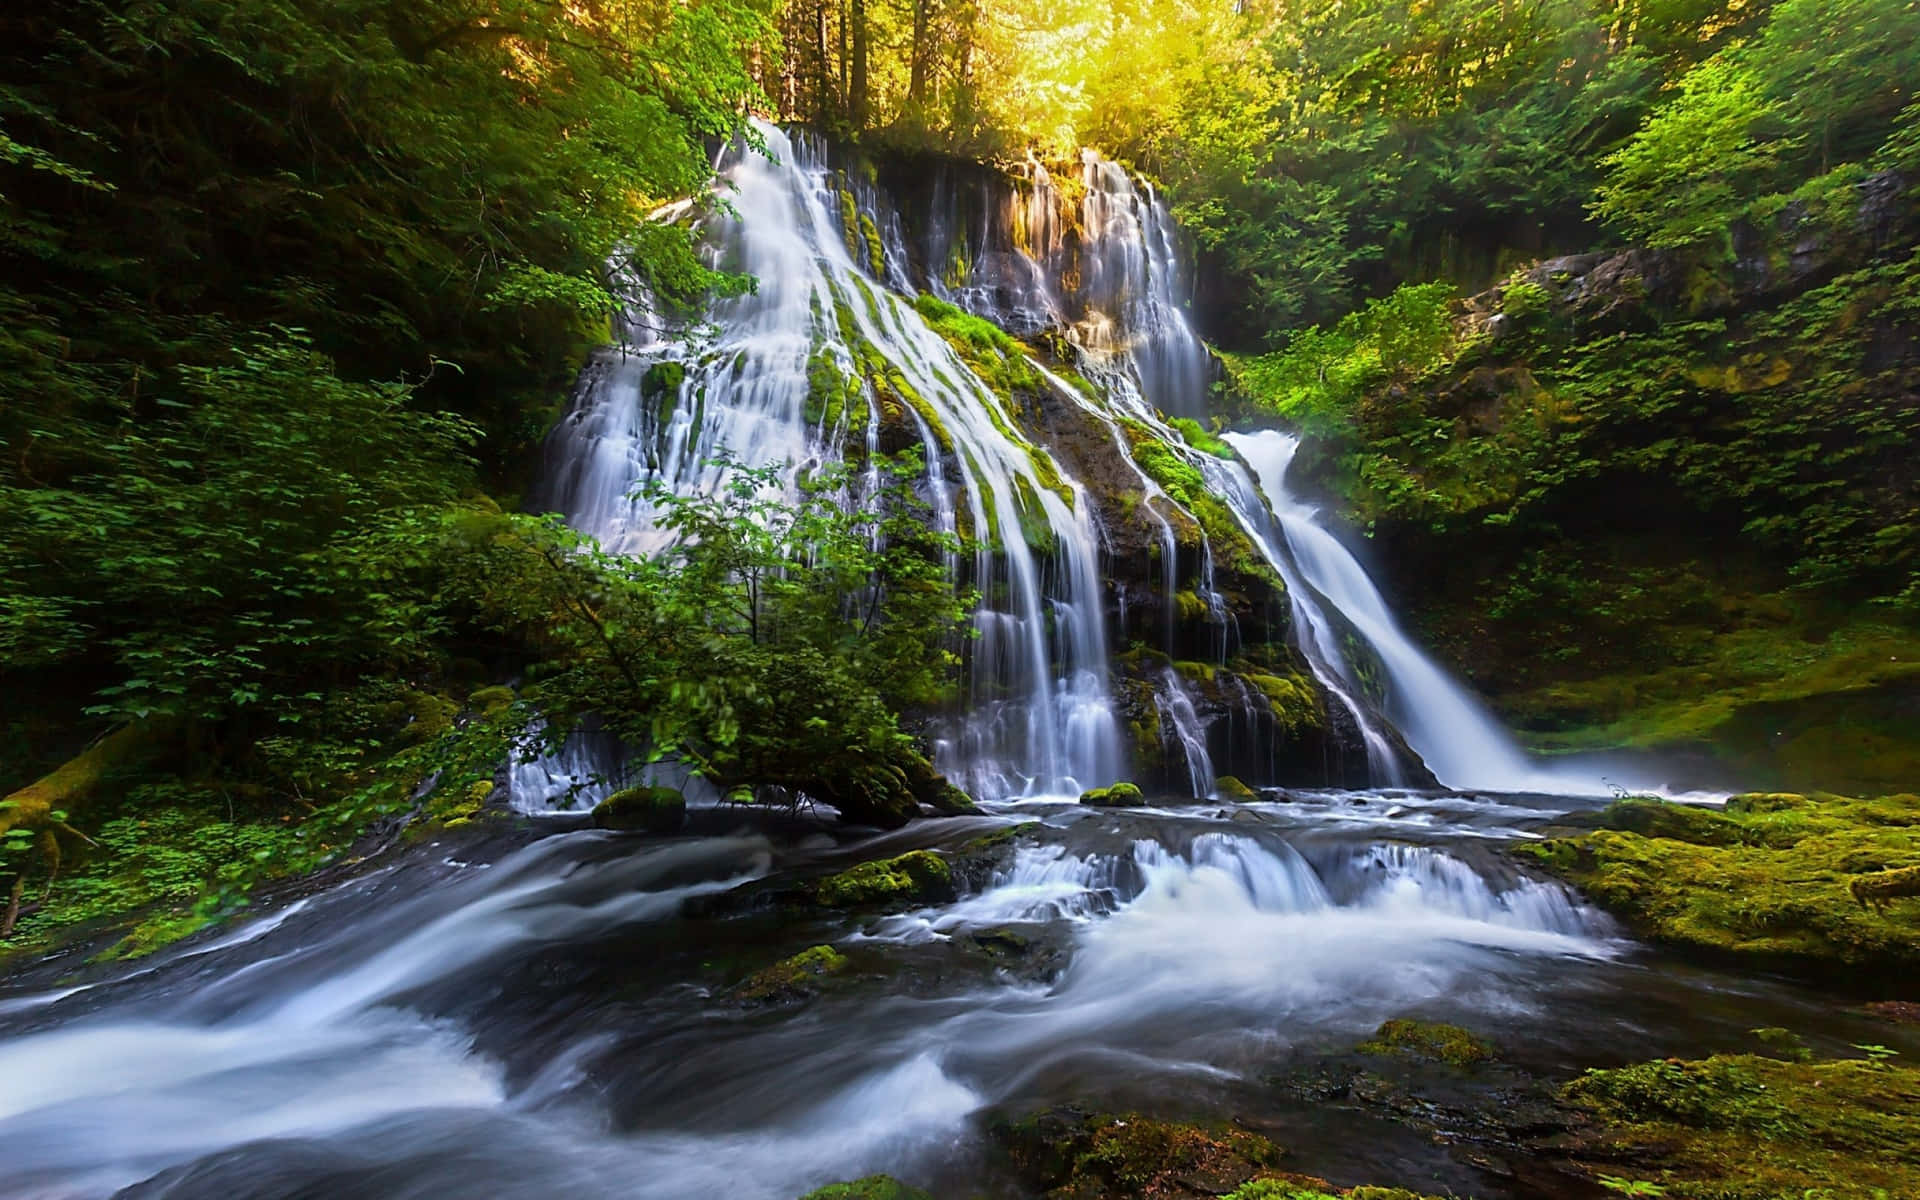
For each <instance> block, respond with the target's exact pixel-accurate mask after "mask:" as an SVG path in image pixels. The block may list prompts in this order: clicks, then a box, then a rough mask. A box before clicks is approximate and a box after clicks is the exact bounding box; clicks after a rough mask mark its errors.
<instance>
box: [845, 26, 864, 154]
mask: <svg viewBox="0 0 1920 1200" xmlns="http://www.w3.org/2000/svg"><path fill="white" fill-rule="evenodd" d="M851 16H852V22H853V82H852V83H851V84H850V85H849V87H848V89H847V112H848V114H849V115H850V116H851V117H852V118H853V128H854V130H855V131H856V132H857V131H859V130H862V129H865V128H866V127H867V0H853V12H852V14H851Z"/></svg>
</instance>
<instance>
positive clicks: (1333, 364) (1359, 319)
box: [1229, 283, 1456, 435]
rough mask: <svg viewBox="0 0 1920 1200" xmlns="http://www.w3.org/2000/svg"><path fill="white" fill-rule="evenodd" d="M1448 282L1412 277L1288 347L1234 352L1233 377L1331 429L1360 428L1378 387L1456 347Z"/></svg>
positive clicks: (1423, 368) (1267, 400)
mask: <svg viewBox="0 0 1920 1200" xmlns="http://www.w3.org/2000/svg"><path fill="white" fill-rule="evenodd" d="M1453 299H1454V289H1453V288H1452V286H1451V285H1449V284H1445V283H1426V284H1417V285H1408V286H1405V287H1401V288H1399V289H1397V290H1396V291H1395V292H1394V293H1393V294H1392V295H1390V296H1387V297H1385V298H1383V299H1380V300H1374V301H1371V302H1369V303H1368V304H1366V305H1365V306H1364V307H1362V308H1361V309H1359V310H1358V311H1357V312H1352V313H1349V314H1348V315H1346V316H1345V317H1342V318H1341V319H1340V321H1339V323H1338V324H1336V325H1334V326H1333V327H1332V328H1331V329H1321V328H1314V329H1309V330H1306V331H1304V332H1302V333H1299V334H1296V335H1295V336H1294V337H1293V339H1292V341H1291V342H1289V344H1288V345H1287V348H1286V349H1285V350H1283V351H1279V352H1277V353H1274V354H1268V355H1262V356H1259V357H1256V358H1243V359H1234V360H1229V366H1230V368H1231V369H1232V370H1233V373H1234V381H1235V382H1236V383H1237V384H1238V385H1239V386H1240V388H1241V389H1242V390H1243V391H1245V392H1246V393H1247V394H1249V395H1251V396H1252V397H1254V399H1255V401H1256V403H1259V404H1260V405H1262V406H1264V407H1266V408H1269V409H1271V410H1273V411H1274V412H1276V413H1278V414H1280V415H1281V416H1283V417H1286V418H1288V419H1289V420H1292V421H1295V422H1298V423H1300V424H1302V425H1304V426H1306V427H1307V428H1308V429H1311V430H1315V431H1317V432H1321V433H1326V434H1335V435H1338V434H1346V433H1352V432H1354V431H1356V430H1357V429H1359V428H1361V425H1360V422H1361V419H1362V417H1363V414H1362V413H1361V412H1360V408H1361V405H1362V404H1363V402H1364V401H1365V400H1366V399H1367V398H1368V397H1369V396H1370V395H1371V394H1372V393H1373V392H1375V391H1376V390H1378V389H1380V388H1382V387H1384V386H1386V385H1388V384H1390V383H1397V382H1407V381H1411V380H1414V379H1417V378H1419V377H1420V376H1422V375H1424V374H1426V373H1427V372H1429V371H1432V370H1434V369H1435V368H1436V367H1439V366H1440V365H1441V364H1443V363H1445V362H1446V361H1447V360H1448V357H1449V355H1451V354H1452V353H1453V352H1454V349H1455V344H1456V338H1455V334H1454V329H1453V323H1452V321H1451V319H1450V317H1449V315H1448V306H1449V305H1450V303H1451V302H1452V301H1453Z"/></svg>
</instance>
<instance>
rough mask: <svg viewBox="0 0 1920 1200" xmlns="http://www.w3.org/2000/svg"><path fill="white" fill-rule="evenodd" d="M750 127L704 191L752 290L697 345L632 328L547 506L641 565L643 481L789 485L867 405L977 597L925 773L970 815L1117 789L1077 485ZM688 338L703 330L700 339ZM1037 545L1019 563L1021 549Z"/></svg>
mask: <svg viewBox="0 0 1920 1200" xmlns="http://www.w3.org/2000/svg"><path fill="white" fill-rule="evenodd" d="M758 128H759V133H760V136H761V137H762V138H763V139H764V144H765V147H766V153H765V154H760V153H756V152H752V151H748V150H741V149H736V150H735V151H734V152H732V154H731V158H730V161H729V162H728V163H727V165H726V167H725V169H724V171H723V177H724V179H725V181H726V183H727V185H728V187H729V189H730V192H729V199H730V201H731V206H732V209H733V213H732V214H726V215H722V216H719V217H717V218H716V219H715V220H714V221H713V223H712V225H711V227H710V228H709V229H708V231H707V233H708V237H709V243H710V245H711V247H712V248H713V253H714V255H715V259H716V262H718V263H721V264H724V265H725V266H727V267H728V268H730V269H735V270H740V271H744V272H747V273H750V274H752V275H753V276H754V277H755V278H756V279H757V280H758V281H759V286H758V288H757V290H755V291H754V292H752V293H750V294H748V295H744V296H740V297H737V298H733V299H727V300H722V301H720V302H718V303H717V304H715V305H714V306H713V307H712V309H711V310H710V311H709V312H707V313H704V314H702V320H701V323H700V325H699V326H698V327H697V329H679V330H674V329H662V328H661V325H660V322H659V320H658V318H657V317H650V318H649V320H648V321H647V322H646V324H645V325H644V326H643V327H641V328H638V329H636V330H633V331H632V332H634V333H635V334H636V335H637V336H636V338H635V339H634V341H633V342H631V343H630V344H628V345H626V346H624V347H622V348H621V350H619V351H618V352H615V353H610V354H609V355H607V356H605V357H604V358H603V360H602V362H601V364H600V365H599V367H598V368H597V369H596V370H594V371H592V372H590V373H589V374H588V376H587V382H586V384H585V386H584V387H583V390H582V396H581V398H580V400H579V402H578V403H577V404H576V406H575V409H574V411H573V412H572V413H571V414H570V416H569V417H568V418H567V420H566V422H565V423H564V424H563V425H562V427H561V429H560V430H559V431H558V432H557V433H556V437H555V440H554V450H553V452H552V456H553V458H554V460H555V463H556V466H555V469H554V471H553V472H552V481H553V482H552V490H551V494H550V496H549V503H550V505H551V506H552V507H554V508H556V509H558V510H560V511H561V512H563V513H565V514H566V516H567V518H568V520H569V521H570V522H571V523H572V524H574V525H575V526H576V527H577V528H579V529H581V530H583V531H584V532H587V533H590V534H592V535H594V536H595V537H596V538H598V539H599V540H600V542H601V544H602V545H604V546H607V547H610V548H612V549H616V550H621V551H626V552H630V553H648V552H651V551H654V550H657V549H658V548H659V547H660V546H661V544H662V539H663V537H664V535H663V534H662V533H661V531H660V530H659V529H658V527H657V526H656V524H655V522H654V520H653V517H654V513H653V511H652V507H651V505H650V504H649V502H648V501H647V500H646V499H645V497H644V496H643V495H639V494H637V492H636V489H637V488H638V487H639V486H640V485H641V484H642V483H644V482H647V481H657V482H659V483H660V484H663V485H664V486H666V487H667V488H669V489H671V490H672V491H674V492H676V493H679V494H682V495H686V494H693V493H696V492H705V491H711V490H712V489H714V488H716V487H718V486H719V484H720V482H721V481H722V479H723V478H725V475H726V473H727V471H728V470H729V469H730V467H729V466H727V465H725V464H723V463H722V462H720V461H719V460H720V458H721V456H722V455H725V456H727V457H728V459H729V460H730V461H731V462H736V463H739V464H741V465H744V466H748V467H768V466H772V467H778V468H781V469H782V470H783V471H784V472H785V478H786V480H787V481H788V483H789V485H791V483H792V481H793V480H794V479H796V478H797V476H798V474H799V473H800V472H801V471H802V470H804V469H806V468H807V467H808V466H810V465H813V464H817V463H819V462H821V461H823V460H827V459H830V458H835V457H837V456H838V455H839V454H840V452H841V448H842V446H843V445H855V446H859V447H861V448H863V449H864V450H865V451H866V452H868V453H871V451H872V450H873V449H874V448H875V446H876V443H877V440H878V435H879V430H880V423H881V420H882V408H883V404H892V405H895V406H896V407H897V410H898V413H899V416H900V418H901V419H902V420H903V421H906V422H910V423H911V426H912V428H913V429H914V431H915V432H916V433H917V435H918V437H919V439H920V440H921V441H922V443H923V444H924V446H925V449H926V454H927V458H928V460H929V462H930V463H932V464H933V467H932V470H931V471H930V477H929V483H928V487H927V489H926V490H927V492H928V498H929V500H930V501H931V502H932V504H933V506H934V508H935V510H936V514H935V515H936V520H937V521H938V522H939V523H940V525H941V526H942V527H943V528H945V529H948V530H953V529H956V528H959V527H960V526H961V517H962V516H963V515H964V517H965V518H966V522H965V524H966V528H968V529H970V530H972V531H974V533H975V535H976V536H975V537H974V538H973V547H974V550H973V554H972V557H971V562H970V563H969V564H968V567H969V570H970V574H969V575H968V579H969V581H970V582H972V583H973V584H974V585H975V586H977V587H978V588H979V590H980V592H981V594H982V595H983V597H985V598H986V599H985V600H984V601H983V603H982V604H981V606H980V607H979V609H978V611H977V612H976V614H975V617H974V625H975V628H976V630H977V632H978V638H977V640H976V641H975V642H974V643H973V644H972V645H971V646H969V648H968V698H967V699H968V703H967V711H966V712H965V714H964V715H962V716H960V717H958V718H956V719H954V720H953V721H951V722H949V723H948V725H947V726H946V728H945V730H944V732H942V733H941V734H940V735H939V736H938V737H937V738H936V746H937V753H936V762H937V763H938V765H939V766H940V767H941V768H942V769H943V770H945V771H946V772H947V773H948V774H950V775H952V776H954V778H955V779H956V781H957V782H959V783H960V784H961V785H962V786H963V787H965V788H966V789H967V790H969V791H970V792H973V793H974V794H976V795H979V796H982V797H985V798H990V799H991V798H999V797H1004V796H1010V795H1034V794H1041V795H1047V794H1078V792H1079V791H1080V790H1081V789H1082V788H1084V787H1090V786H1094V785H1096V784H1100V783H1105V782H1111V781H1112V780H1114V779H1118V778H1120V777H1122V776H1123V775H1124V774H1125V771H1126V768H1125V760H1124V753H1123V750H1122V748H1121V744H1120V738H1119V731H1118V726H1117V724H1116V722H1115V721H1114V718H1113V713H1112V705H1111V702H1110V700H1109V697H1108V695H1107V684H1106V680H1107V661H1106V656H1107V639H1106V632H1105V627H1104V615H1103V607H1104V606H1103V604H1102V600H1101V595H1100V579H1099V566H1098V558H1097V553H1098V552H1097V546H1096V539H1095V535H1094V531H1093V527H1092V523H1091V519H1090V517H1089V515H1088V513H1087V504H1086V502H1085V498H1084V494H1083V489H1081V488H1080V485H1079V484H1078V483H1077V482H1076V481H1075V480H1073V479H1072V478H1071V477H1070V476H1062V477H1061V478H1059V479H1049V478H1047V477H1046V476H1045V475H1043V473H1042V471H1041V470H1040V469H1039V467H1038V466H1037V465H1036V458H1037V456H1038V455H1039V454H1041V453H1042V452H1040V451H1037V450H1036V449H1035V448H1034V447H1032V446H1031V445H1029V444H1028V443H1026V442H1025V441H1023V440H1020V439H1019V438H1018V437H1017V436H1016V435H1015V434H1013V433H1012V432H1011V431H1012V430H1013V429H1014V428H1015V424H1014V422H1013V421H1012V419H1011V418H1010V417H1009V415H1008V413H1007V412H1006V411H1005V405H1004V402H1003V401H1002V399H1001V398H1000V397H999V396H998V395H996V394H995V392H994V391H993V389H992V388H991V387H990V386H989V385H988V384H987V383H985V382H984V381H983V380H981V379H980V378H979V377H978V375H976V374H975V373H974V372H973V370H972V369H970V368H969V366H968V365H967V364H966V362H964V361H963V360H962V359H961V358H960V356H959V355H958V354H957V353H956V352H955V350H954V349H953V348H952V347H951V346H950V345H949V344H948V343H947V342H946V341H945V339H943V338H942V337H941V336H940V335H939V334H937V333H935V332H934V331H933V330H932V329H931V328H929V327H928V325H927V323H926V321H925V320H924V319H923V318H922V317H921V315H920V314H919V313H918V312H917V311H915V309H914V308H913V306H912V305H911V304H909V303H907V302H906V301H905V300H903V299H902V298H901V297H900V296H899V295H897V294H896V293H895V292H894V291H892V290H891V289H890V287H889V284H890V283H894V282H896V281H895V280H894V279H893V278H892V277H891V276H892V274H893V269H890V268H889V267H888V265H887V264H888V262H889V261H891V262H894V263H898V262H899V261H901V260H902V259H903V257H904V256H903V255H901V254H900V253H898V252H897V251H896V252H895V253H892V254H888V253H886V251H885V249H884V247H885V245H886V242H887V240H888V239H887V237H886V236H885V235H883V234H882V232H881V231H880V230H879V229H878V228H874V229H873V237H874V239H875V242H876V243H877V246H878V249H876V248H875V247H870V246H864V245H863V243H862V239H860V238H857V237H856V236H855V233H856V229H857V228H858V227H856V228H855V229H850V228H849V226H848V222H847V218H846V217H845V216H843V215H842V210H841V206H840V204H838V203H837V202H836V200H837V192H836V189H835V187H834V186H833V180H832V179H831V177H830V175H831V173H830V171H829V169H828V167H827V166H826V165H825V163H824V160H823V152H822V149H821V147H819V146H818V145H817V144H815V143H813V142H811V141H809V140H807V139H805V138H799V137H794V138H790V137H789V136H788V135H787V134H785V133H783V132H782V131H781V130H779V129H777V128H774V127H772V126H768V125H761V126H759V127H758ZM889 228H890V230H897V222H892V223H890V225H889ZM860 232H864V231H863V230H862V231H860ZM854 247H861V248H862V249H865V250H866V253H864V254H862V255H859V256H856V254H855V253H854ZM876 256H877V257H878V259H879V261H876ZM861 259H864V260H865V261H861ZM704 330H717V333H714V334H713V335H712V336H711V337H710V338H705V339H699V338H698V337H697V333H698V332H699V331H704ZM822 375H824V376H826V377H828V378H831V379H833V380H834V381H835V382H836V386H841V381H848V380H853V381H858V382H857V387H858V389H859V397H858V401H857V402H851V401H848V400H846V399H844V398H843V399H842V402H841V403H837V404H831V403H830V404H821V403H819V388H818V386H817V383H818V379H819V377H821V376H822ZM876 376H884V377H886V378H887V379H889V380H890V384H889V386H890V389H891V392H892V393H893V394H889V395H885V396H883V395H882V394H881V392H880V390H879V388H878V387H877V386H876V382H875V377H876ZM855 414H864V419H858V418H856V416H855ZM856 425H857V426H858V427H855V426H856ZM949 472H950V473H949ZM1036 529H1038V530H1041V531H1044V533H1043V534H1042V535H1040V536H1041V537H1042V538H1043V540H1044V543H1045V544H1043V545H1041V546H1038V547H1034V546H1030V545H1029V544H1028V541H1029V538H1032V537H1035V536H1036V535H1035V533H1034V532H1033V531H1034V530H1036ZM989 535H997V536H989ZM561 773H563V774H571V773H572V772H570V771H569V772H561Z"/></svg>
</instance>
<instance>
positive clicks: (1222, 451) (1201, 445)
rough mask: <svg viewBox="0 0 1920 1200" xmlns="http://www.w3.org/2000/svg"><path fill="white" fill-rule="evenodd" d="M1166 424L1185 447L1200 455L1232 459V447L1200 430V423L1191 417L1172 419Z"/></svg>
mask: <svg viewBox="0 0 1920 1200" xmlns="http://www.w3.org/2000/svg"><path fill="white" fill-rule="evenodd" d="M1167 424H1168V425H1169V426H1171V427H1172V428H1173V430H1174V431H1175V432H1176V433H1178V434H1179V435H1180V436H1181V438H1182V439H1183V440H1185V442H1186V443H1187V445H1189V446H1192V447H1193V448H1194V449H1195V450H1198V451H1200V452H1201V453H1202V454H1211V455H1213V456H1214V457H1215V458H1232V457H1233V447H1232V446H1229V445H1227V443H1226V442H1225V441H1223V440H1221V439H1220V438H1219V437H1216V436H1215V435H1214V434H1212V433H1209V432H1208V431H1207V430H1206V429H1204V428H1202V427H1201V425H1200V422H1198V421H1196V420H1194V419H1193V418H1192V417H1174V418H1173V419H1172V420H1170V421H1168V422H1167Z"/></svg>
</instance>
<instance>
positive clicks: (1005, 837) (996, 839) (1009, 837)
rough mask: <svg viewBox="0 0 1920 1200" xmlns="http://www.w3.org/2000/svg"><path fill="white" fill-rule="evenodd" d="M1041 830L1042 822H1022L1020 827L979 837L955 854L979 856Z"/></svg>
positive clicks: (1011, 826)
mask: <svg viewBox="0 0 1920 1200" xmlns="http://www.w3.org/2000/svg"><path fill="white" fill-rule="evenodd" d="M1039 828H1040V822H1038V821H1022V822H1020V823H1019V824H1018V825H1008V826H1006V827H1005V828H1002V829H996V830H994V831H993V832H992V833H983V834H981V835H980V836H979V837H977V838H974V839H973V840H972V841H970V842H967V843H965V844H964V845H962V846H961V847H960V849H959V850H957V851H956V852H955V853H957V854H962V855H966V854H979V853H981V852H983V851H986V850H993V849H997V848H999V847H1001V846H1006V845H1010V844H1011V843H1013V842H1017V841H1019V840H1020V839H1021V838H1023V837H1026V836H1027V835H1028V834H1030V833H1032V832H1033V831H1034V830H1036V829H1039Z"/></svg>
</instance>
